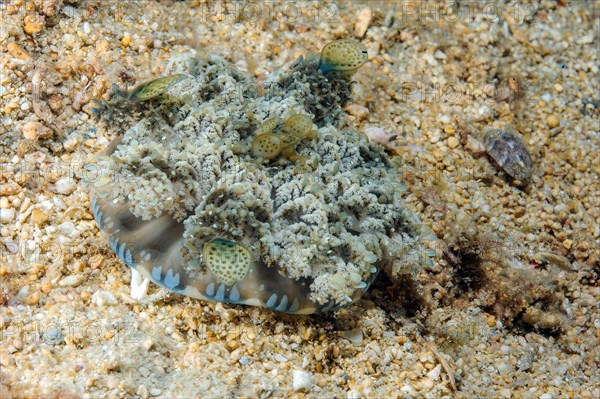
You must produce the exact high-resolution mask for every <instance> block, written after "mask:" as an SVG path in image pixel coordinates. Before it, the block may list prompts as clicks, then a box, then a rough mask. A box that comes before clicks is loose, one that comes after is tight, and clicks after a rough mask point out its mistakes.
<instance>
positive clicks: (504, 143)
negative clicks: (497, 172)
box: [483, 129, 533, 185]
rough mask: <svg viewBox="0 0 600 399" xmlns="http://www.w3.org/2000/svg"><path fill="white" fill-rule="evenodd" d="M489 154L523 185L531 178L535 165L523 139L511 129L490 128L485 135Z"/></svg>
mask: <svg viewBox="0 0 600 399" xmlns="http://www.w3.org/2000/svg"><path fill="white" fill-rule="evenodd" d="M483 145H484V146H485V149H486V151H487V153H488V155H489V156H490V157H491V158H492V159H493V160H494V161H495V162H496V164H498V166H500V167H501V168H502V170H504V171H505V172H506V173H507V174H508V175H509V176H510V177H511V178H513V179H514V180H517V181H518V182H520V183H521V184H522V185H526V184H527V183H528V182H529V180H530V179H531V174H532V172H533V169H532V168H533V165H532V161H531V156H530V155H529V151H527V147H525V144H524V143H523V141H522V140H521V139H520V138H519V137H518V136H517V135H516V134H515V133H513V132H511V131H509V130H501V129H490V130H488V131H487V132H486V133H485V135H484V137H483Z"/></svg>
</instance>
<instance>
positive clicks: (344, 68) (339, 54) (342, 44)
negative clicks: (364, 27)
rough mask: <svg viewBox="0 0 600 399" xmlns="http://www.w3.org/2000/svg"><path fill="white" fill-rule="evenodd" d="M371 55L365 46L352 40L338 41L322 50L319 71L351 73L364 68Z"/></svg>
mask: <svg viewBox="0 0 600 399" xmlns="http://www.w3.org/2000/svg"><path fill="white" fill-rule="evenodd" d="M368 57H369V54H368V53H367V49H366V48H365V46H364V45H363V44H362V43H360V42H357V41H355V40H351V39H342V40H336V41H334V42H331V43H329V44H327V45H326V46H325V47H323V50H321V58H320V60H319V70H321V72H323V73H328V72H347V73H351V72H354V71H356V70H357V69H358V68H360V67H361V66H363V65H364V64H365V62H367V59H368Z"/></svg>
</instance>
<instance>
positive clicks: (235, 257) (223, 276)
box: [202, 238, 252, 285]
mask: <svg viewBox="0 0 600 399" xmlns="http://www.w3.org/2000/svg"><path fill="white" fill-rule="evenodd" d="M202 255H203V258H204V263H205V264H206V267H207V268H208V269H209V270H210V271H211V272H212V273H213V274H214V275H215V276H216V277H217V278H218V279H219V280H220V281H221V282H223V283H224V284H226V285H233V284H235V283H237V282H239V281H242V280H243V279H244V277H246V274H248V270H249V269H250V265H251V264H252V257H251V256H250V252H248V250H247V249H246V248H245V247H244V246H243V245H240V244H238V243H236V242H235V241H229V240H225V239H223V238H215V239H214V240H212V241H210V242H208V243H206V244H205V245H204V248H203V250H202Z"/></svg>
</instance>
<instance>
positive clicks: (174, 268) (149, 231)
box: [91, 195, 376, 314]
mask: <svg viewBox="0 0 600 399" xmlns="http://www.w3.org/2000/svg"><path fill="white" fill-rule="evenodd" d="M91 205H92V212H93V214H94V218H95V219H96V223H97V224H98V227H99V228H100V230H102V231H103V232H104V233H105V234H106V235H107V236H108V240H109V245H110V247H111V248H112V250H113V251H114V252H115V254H117V256H118V257H119V258H120V259H121V260H122V261H123V262H124V263H125V264H126V265H127V266H129V267H130V268H131V269H134V270H135V271H137V272H138V273H140V274H141V275H142V276H144V277H146V278H148V279H149V280H150V281H152V282H153V283H154V284H156V285H158V286H161V287H164V288H166V289H168V290H171V291H174V292H176V293H178V294H181V295H186V296H189V297H192V298H197V299H202V300H205V301H213V302H223V303H232V304H244V305H251V306H259V307H265V308H269V309H273V310H276V311H278V312H284V313H294V314H311V313H323V312H328V311H331V310H334V309H337V308H339V307H340V306H343V305H345V304H346V303H336V302H333V301H331V302H329V303H326V304H324V305H319V304H317V303H315V302H313V301H311V300H310V299H309V294H310V288H309V287H310V284H311V282H312V281H311V280H310V279H300V280H293V279H290V278H287V277H285V276H283V275H281V274H280V273H279V272H278V271H277V270H276V269H275V268H273V267H268V266H267V265H266V264H265V263H263V262H260V261H254V262H253V264H252V265H251V267H250V269H249V271H248V273H247V274H246V275H245V277H244V278H243V279H242V280H241V281H237V282H236V283H234V284H232V285H227V284H225V283H223V282H221V281H220V280H219V278H218V277H217V276H215V275H214V274H213V273H211V272H210V271H208V270H203V271H200V270H199V271H195V270H189V269H188V268H186V267H185V265H184V263H183V251H184V250H185V249H184V246H183V230H184V226H183V223H180V222H177V221H176V220H174V219H172V218H171V217H169V216H167V215H164V216H161V217H159V218H156V219H153V220H149V221H144V220H141V219H139V218H137V217H135V216H134V215H133V214H132V213H131V212H130V211H129V204H128V203H127V202H123V203H121V204H119V205H115V204H114V203H112V202H111V201H109V200H107V199H106V198H102V196H101V195H99V196H96V197H92V198H91ZM375 275H376V274H373V275H372V279H374V277H375ZM372 279H371V281H372ZM369 284H370V281H369ZM367 288H368V285H367V287H364V288H363V289H360V290H357V293H356V296H355V299H357V298H359V297H360V296H361V295H362V294H363V293H364V292H365V291H366V289H367Z"/></svg>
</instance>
